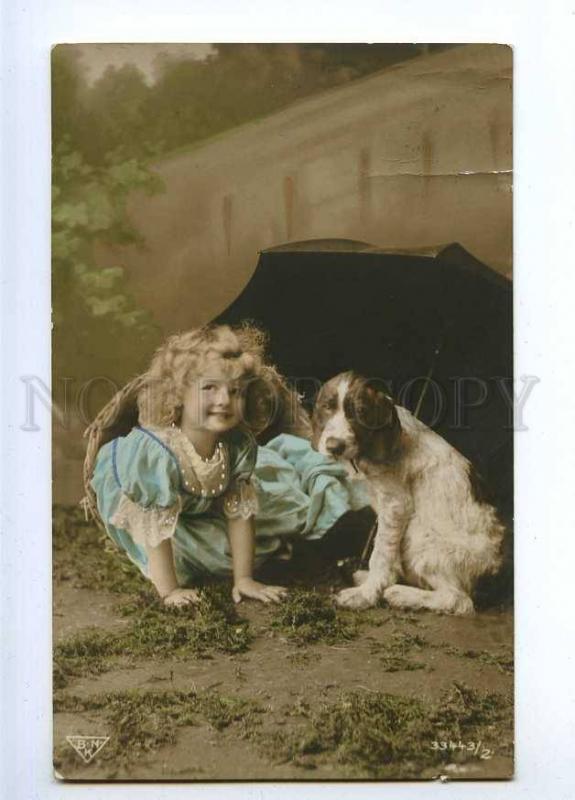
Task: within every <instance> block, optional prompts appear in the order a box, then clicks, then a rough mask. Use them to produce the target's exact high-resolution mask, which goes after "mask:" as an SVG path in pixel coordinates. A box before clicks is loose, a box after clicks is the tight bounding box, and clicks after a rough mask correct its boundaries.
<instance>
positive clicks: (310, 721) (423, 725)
mask: <svg viewBox="0 0 575 800" xmlns="http://www.w3.org/2000/svg"><path fill="white" fill-rule="evenodd" d="M300 714H301V715H302V716H303V717H305V718H306V720H307V721H306V724H305V725H304V726H300V727H298V728H297V729H296V730H290V731H287V732H286V731H277V732H275V734H274V735H273V736H270V737H268V738H267V739H266V740H262V741H261V747H262V749H263V750H264V752H265V753H266V754H267V755H268V757H269V758H271V759H273V760H274V761H276V762H286V761H287V762H292V763H294V764H296V765H297V766H301V767H308V768H309V767H313V766H315V763H316V759H317V758H319V759H321V760H322V761H326V760H328V759H330V760H335V761H336V762H338V763H340V764H342V765H343V766H344V767H345V768H347V770H348V774H349V776H350V777H351V776H362V777H363V776H368V777H371V778H404V779H405V778H417V777H421V772H422V770H423V769H424V768H426V767H437V768H440V767H441V765H442V764H445V763H447V762H448V761H458V762H460V763H461V762H464V761H466V760H469V759H473V758H474V755H473V754H472V753H470V752H468V751H465V750H458V751H454V750H443V751H442V750H438V749H434V748H433V747H432V743H433V742H434V741H438V740H455V741H462V742H464V743H466V744H467V743H468V742H470V741H474V742H485V743H486V744H489V743H490V744H492V745H493V744H497V751H498V752H499V753H505V752H507V753H509V752H510V751H511V747H512V741H511V738H510V735H509V734H507V733H506V735H505V737H502V731H506V732H507V731H510V730H512V721H513V703H512V698H511V697H510V696H505V695H502V694H495V693H482V692H478V691H475V690H473V689H470V688H468V687H466V686H464V685H462V684H459V683H453V684H452V686H451V688H450V689H449V690H448V691H446V692H444V693H443V695H442V697H441V698H440V700H439V701H438V702H430V701H425V700H423V699H420V698H417V697H402V696H399V695H394V694H386V693H384V692H379V691H359V690H358V691H348V692H342V693H341V694H340V695H339V697H338V698H337V699H336V700H335V701H334V702H323V703H320V704H319V705H317V704H316V705H315V706H314V708H313V709H312V708H310V707H309V706H308V705H306V704H301V705H300ZM494 736H497V739H496V740H494V738H493V737H494Z"/></svg>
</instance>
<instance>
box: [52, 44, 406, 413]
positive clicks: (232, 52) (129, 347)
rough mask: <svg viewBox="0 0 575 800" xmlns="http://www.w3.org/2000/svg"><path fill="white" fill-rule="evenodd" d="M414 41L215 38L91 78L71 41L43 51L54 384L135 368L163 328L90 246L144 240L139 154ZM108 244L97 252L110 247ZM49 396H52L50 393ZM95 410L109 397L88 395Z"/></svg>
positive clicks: (266, 110) (240, 117)
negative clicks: (47, 82) (192, 51)
mask: <svg viewBox="0 0 575 800" xmlns="http://www.w3.org/2000/svg"><path fill="white" fill-rule="evenodd" d="M419 52H420V46H418V45H369V46H368V45H327V44H274V45H270V44H251V45H237V44H219V45H215V46H214V51H213V55H211V56H210V57H208V58H207V59H205V60H195V59H193V58H190V59H184V60H182V59H180V58H178V59H174V58H171V57H170V52H169V47H168V46H167V47H166V54H165V57H164V58H163V59H161V60H160V61H159V62H158V68H157V80H156V81H155V82H153V83H152V84H151V85H148V84H147V83H146V80H145V78H144V76H143V75H142V73H141V72H140V71H139V69H138V68H137V67H136V66H134V65H133V64H125V65H124V66H122V67H119V68H116V67H111V66H110V67H108V69H107V70H106V71H105V72H104V73H103V74H102V75H101V76H100V77H99V79H98V80H97V81H96V82H95V83H93V84H89V83H88V80H87V78H86V74H85V69H84V66H83V62H82V57H81V55H80V50H79V49H78V48H77V47H75V46H74V45H59V46H57V47H56V48H54V50H53V51H52V120H53V123H52V134H53V231H52V252H53V271H52V275H53V284H52V298H53V324H54V332H53V336H54V338H53V345H54V347H53V352H54V362H53V368H54V378H55V381H54V384H55V387H57V386H58V380H59V379H60V378H64V377H66V378H74V379H76V380H77V381H78V385H77V387H76V391H78V390H79V386H80V385H81V384H82V383H84V382H85V381H86V380H88V379H91V378H95V377H105V378H107V379H111V381H112V382H113V384H114V385H116V386H118V387H119V386H120V385H121V384H123V383H124V382H125V381H126V380H128V379H129V378H131V377H133V376H134V375H135V374H136V373H138V372H139V371H141V369H143V367H144V364H145V363H146V362H147V360H148V358H149V356H150V353H151V352H152V351H153V350H154V349H155V347H156V346H157V345H158V344H159V341H160V339H161V332H160V331H159V330H158V329H157V328H156V327H155V325H154V324H153V319H152V316H151V314H150V313H149V311H148V310H145V309H143V308H141V307H140V306H139V305H138V303H137V302H136V301H135V300H134V299H133V297H132V296H131V294H130V290H129V285H132V286H134V285H136V282H137V280H138V276H137V275H130V276H129V280H128V276H127V275H126V274H125V272H124V269H123V266H122V264H121V257H119V258H118V263H117V264H113V265H109V264H108V265H107V266H102V262H103V258H102V255H101V252H100V255H99V257H98V258H97V257H96V252H97V249H98V248H102V246H104V248H106V247H108V248H109V246H110V245H112V246H115V247H116V248H118V247H119V246H125V245H132V246H134V245H136V246H144V244H145V242H144V240H143V238H142V236H141V232H138V231H136V230H135V229H134V227H133V226H132V225H131V224H130V221H129V215H128V208H127V203H128V198H129V197H130V196H131V195H133V194H135V193H138V192H146V193H150V192H155V191H158V190H159V189H160V188H161V184H160V181H159V179H158V177H157V175H155V174H154V173H153V172H152V171H151V170H150V168H149V167H148V166H147V163H148V162H149V160H150V159H152V158H157V157H159V156H161V155H162V154H165V153H167V152H170V151H172V150H174V149H175V148H180V147H189V146H190V145H193V144H194V143H196V142H199V141H202V140H204V139H206V138H208V137H211V136H214V135H216V134H219V133H222V132H223V131H226V130H229V129H231V128H233V127H235V126H237V125H240V124H242V123H245V122H247V121H249V120H253V119H257V118H259V117H261V116H264V115H266V114H271V113H273V112H274V111H276V110H278V109H280V108H283V107H285V105H287V104H289V103H292V102H294V101H296V100H298V99H300V98H302V97H306V96H308V95H310V94H313V93H314V92H319V91H322V90H324V89H326V88H329V87H332V86H338V85H342V84H345V83H347V82H349V81H350V80H354V79H356V78H359V77H361V76H363V75H366V74H369V73H371V72H373V71H375V70H378V69H382V68H383V67H385V66H388V65H390V64H393V63H395V62H397V61H401V60H403V59H405V58H410V57H413V56H414V55H417V54H418V53H419ZM109 252H110V251H109V249H108V251H107V253H108V254H109ZM57 399H59V398H57ZM97 399H98V400H99V401H100V402H99V403H94V410H96V408H98V406H99V405H101V404H102V403H103V402H105V401H106V400H108V399H109V393H107V394H106V395H105V396H102V397H98V398H97Z"/></svg>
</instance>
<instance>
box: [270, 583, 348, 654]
mask: <svg viewBox="0 0 575 800" xmlns="http://www.w3.org/2000/svg"><path fill="white" fill-rule="evenodd" d="M272 628H273V629H275V630H276V631H279V632H281V633H282V634H283V635H284V636H287V638H288V639H289V640H290V641H292V642H294V643H295V644H298V645H305V644H310V643H313V642H326V643H327V644H335V643H337V642H347V641H349V640H350V639H354V638H355V637H356V636H357V630H358V626H357V622H356V621H355V619H353V618H352V617H349V618H348V619H345V618H344V615H343V613H342V612H338V611H336V609H335V607H334V605H333V600H332V599H331V598H329V597H327V596H326V595H322V594H320V593H319V592H313V591H312V592H308V591H301V590H296V591H293V592H290V594H289V595H288V596H287V597H286V598H285V599H284V600H283V602H282V603H281V604H279V605H278V606H277V608H276V609H275V611H274V618H273V621H272Z"/></svg>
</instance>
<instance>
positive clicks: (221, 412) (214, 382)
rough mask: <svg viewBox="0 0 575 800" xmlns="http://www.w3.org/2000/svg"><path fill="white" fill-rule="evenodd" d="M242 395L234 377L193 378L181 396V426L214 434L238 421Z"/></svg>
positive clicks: (227, 428)
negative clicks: (227, 378) (228, 378)
mask: <svg viewBox="0 0 575 800" xmlns="http://www.w3.org/2000/svg"><path fill="white" fill-rule="evenodd" d="M243 406H244V401H243V395H242V391H241V387H240V383H239V381H237V380H226V379H223V378H222V377H221V376H215V377H209V378H208V377H205V378H199V379H197V380H194V381H193V382H192V384H191V385H190V386H189V388H188V389H187V390H186V392H185V394H184V397H183V408H182V427H184V426H185V427H186V429H187V430H188V431H192V430H197V431H205V432H211V433H216V434H221V433H225V432H226V431H228V430H231V429H232V428H234V427H235V426H236V425H238V424H239V423H240V422H241V421H242V416H243Z"/></svg>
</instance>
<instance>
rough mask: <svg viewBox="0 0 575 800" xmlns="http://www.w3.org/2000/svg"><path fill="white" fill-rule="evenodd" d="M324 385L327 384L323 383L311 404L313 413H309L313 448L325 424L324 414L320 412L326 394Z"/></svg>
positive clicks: (316, 446) (316, 445) (316, 447)
mask: <svg viewBox="0 0 575 800" xmlns="http://www.w3.org/2000/svg"><path fill="white" fill-rule="evenodd" d="M326 386H327V384H325V383H324V385H323V386H322V387H321V389H320V390H319V392H318V393H317V395H316V398H315V402H314V404H313V413H312V415H311V446H312V447H313V449H314V450H317V449H318V446H319V440H320V438H321V432H322V431H323V428H324V425H325V414H324V413H322V411H323V402H324V399H325V396H326Z"/></svg>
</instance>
